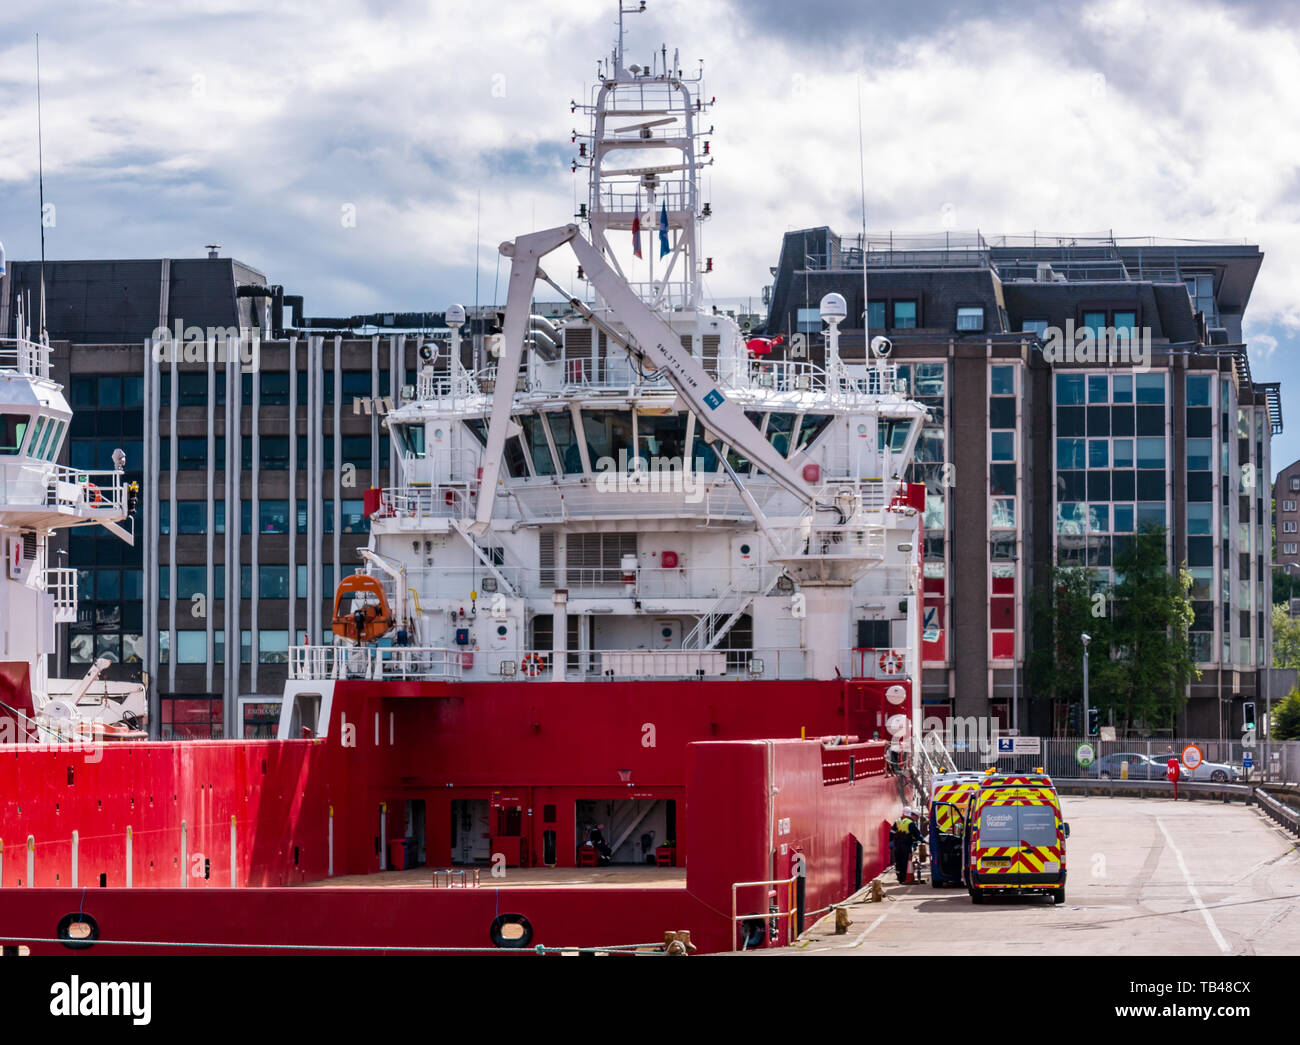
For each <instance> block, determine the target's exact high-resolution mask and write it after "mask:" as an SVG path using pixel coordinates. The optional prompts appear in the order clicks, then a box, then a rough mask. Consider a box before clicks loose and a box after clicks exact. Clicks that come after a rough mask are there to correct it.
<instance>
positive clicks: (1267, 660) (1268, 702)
mask: <svg viewBox="0 0 1300 1045" xmlns="http://www.w3.org/2000/svg"><path fill="white" fill-rule="evenodd" d="M1268 565H1269V567H1270V568H1271V569H1278V570H1286V572H1287V576H1288V577H1289V576H1290V575H1291V571H1292V570H1293V569H1294V568H1295V565H1296V564H1295V563H1293V562H1270V563H1269V564H1268ZM1270 588H1271V586H1270ZM1290 610H1291V600H1290V598H1288V599H1287V612H1288V614H1289V613H1290ZM1269 631H1270V639H1271V632H1272V628H1271V627H1270V629H1269ZM1272 674H1273V643H1272V642H1271V641H1270V642H1269V643H1268V647H1267V649H1266V650H1265V655H1264V779H1265V780H1267V779H1268V774H1269V771H1270V770H1272V768H1273V757H1272V756H1273V752H1272V750H1271V749H1272V747H1273V685H1272V682H1273V680H1272ZM1243 724H1244V723H1243Z"/></svg>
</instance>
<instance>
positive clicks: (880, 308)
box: [867, 301, 885, 330]
mask: <svg viewBox="0 0 1300 1045" xmlns="http://www.w3.org/2000/svg"><path fill="white" fill-rule="evenodd" d="M867 326H868V327H870V328H871V329H872V330H884V329H885V303H884V302H883V301H873V302H871V304H870V305H868V306H867Z"/></svg>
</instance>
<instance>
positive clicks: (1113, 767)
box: [1087, 751, 1167, 780]
mask: <svg viewBox="0 0 1300 1045" xmlns="http://www.w3.org/2000/svg"><path fill="white" fill-rule="evenodd" d="M1124 762H1127V763H1128V778H1129V779H1130V780H1165V779H1167V777H1166V776H1165V763H1164V762H1157V761H1156V760H1155V759H1153V758H1149V757H1147V756H1146V755H1143V754H1139V753H1138V752H1136V751H1116V752H1112V753H1111V754H1108V755H1102V756H1101V758H1099V759H1097V761H1096V762H1094V763H1093V764H1092V765H1090V766H1089V767H1088V770H1087V775H1088V776H1092V777H1100V778H1101V779H1102V780H1120V779H1122V777H1123V769H1122V764H1123V763H1124Z"/></svg>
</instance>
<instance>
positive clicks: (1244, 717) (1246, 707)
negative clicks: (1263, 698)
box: [1241, 700, 1255, 729]
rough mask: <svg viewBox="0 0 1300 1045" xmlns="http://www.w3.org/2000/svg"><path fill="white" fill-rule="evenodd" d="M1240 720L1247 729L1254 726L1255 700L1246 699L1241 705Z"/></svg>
mask: <svg viewBox="0 0 1300 1045" xmlns="http://www.w3.org/2000/svg"><path fill="white" fill-rule="evenodd" d="M1241 722H1242V725H1244V726H1245V727H1246V728H1247V729H1254V728H1255V702H1254V701H1253V700H1248V701H1246V702H1245V703H1244V704H1242V705H1241Z"/></svg>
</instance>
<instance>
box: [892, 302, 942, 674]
mask: <svg viewBox="0 0 1300 1045" xmlns="http://www.w3.org/2000/svg"><path fill="white" fill-rule="evenodd" d="M882 308H883V305H882ZM898 376H899V379H900V380H901V381H904V382H906V384H907V388H908V390H909V392H910V393H911V394H912V396H913V398H915V399H917V400H918V401H919V402H921V403H922V404H923V405H924V406H925V407H926V409H927V410H929V411H930V420H929V421H927V422H926V423H925V425H924V426H923V427H922V429H921V435H920V437H919V438H918V440H917V444H916V453H915V456H914V457H913V460H912V464H911V465H910V466H909V468H908V474H907V480H908V482H913V483H924V484H925V519H924V522H925V562H924V573H925V578H924V580H925V607H924V610H923V617H924V620H923V635H922V646H921V655H922V662H923V663H924V664H925V665H926V666H929V667H942V666H943V665H944V664H945V663H947V660H948V631H947V620H948V617H949V609H950V607H949V601H948V518H949V515H950V510H949V509H950V504H951V502H950V497H951V488H952V485H953V478H954V477H953V475H952V471H951V467H950V465H949V464H948V461H949V453H948V364H946V363H942V362H935V363H902V364H899V367H898Z"/></svg>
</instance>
